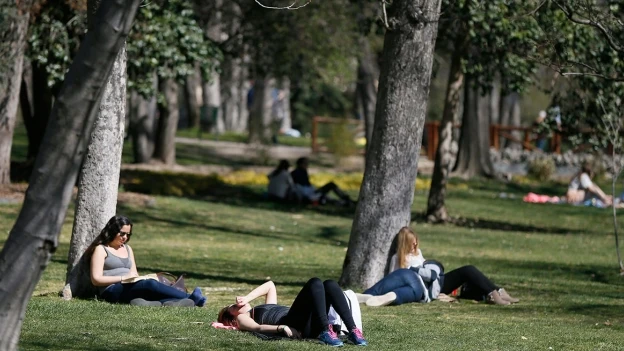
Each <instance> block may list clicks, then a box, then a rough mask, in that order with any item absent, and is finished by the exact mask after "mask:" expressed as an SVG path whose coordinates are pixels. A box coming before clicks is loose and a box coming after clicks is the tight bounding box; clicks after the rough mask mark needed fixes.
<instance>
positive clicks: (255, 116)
mask: <svg viewBox="0 0 624 351" xmlns="http://www.w3.org/2000/svg"><path fill="white" fill-rule="evenodd" d="M274 87H275V79H273V78H257V79H256V80H255V81H254V85H253V103H252V105H251V111H250V112H249V139H248V142H249V143H250V144H268V143H269V142H270V140H271V136H272V130H271V123H272V120H273V118H272V104H273V99H272V97H271V90H273V88H274Z"/></svg>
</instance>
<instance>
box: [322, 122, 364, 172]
mask: <svg viewBox="0 0 624 351" xmlns="http://www.w3.org/2000/svg"><path fill="white" fill-rule="evenodd" d="M327 147H328V148H329V150H330V151H331V153H333V154H334V157H336V163H339V162H340V160H341V159H342V158H345V157H349V156H353V155H355V154H356V153H357V144H356V143H355V133H354V132H353V131H352V130H350V129H349V125H348V124H347V122H346V121H345V122H342V123H338V124H336V125H334V126H333V127H332V130H331V135H330V136H329V140H327Z"/></svg>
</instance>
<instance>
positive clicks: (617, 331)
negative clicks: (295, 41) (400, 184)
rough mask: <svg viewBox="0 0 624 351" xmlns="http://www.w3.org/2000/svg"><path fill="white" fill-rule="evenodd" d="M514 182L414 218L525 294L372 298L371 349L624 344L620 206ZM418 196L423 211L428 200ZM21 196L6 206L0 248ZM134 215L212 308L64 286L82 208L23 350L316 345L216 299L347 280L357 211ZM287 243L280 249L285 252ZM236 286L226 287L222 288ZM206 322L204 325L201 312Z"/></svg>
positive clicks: (456, 261)
mask: <svg viewBox="0 0 624 351" xmlns="http://www.w3.org/2000/svg"><path fill="white" fill-rule="evenodd" d="M501 190H504V191H508V192H510V193H514V192H517V194H520V193H521V192H523V191H524V190H525V189H522V188H520V189H518V188H515V189H514V188H511V187H504V186H503V185H498V184H491V183H479V182H474V183H471V187H470V189H467V190H454V191H452V192H451V194H450V199H449V208H450V210H451V211H452V213H453V214H455V215H460V216H462V217H465V218H466V219H467V221H466V225H465V226H451V225H449V226H431V225H426V224H415V228H416V230H417V231H418V232H419V234H420V236H421V243H422V244H421V245H422V249H423V252H424V254H425V257H429V258H436V259H439V260H441V261H442V262H444V263H445V265H446V268H447V270H449V269H453V268H456V267H459V266H460V265H463V264H474V265H476V266H477V267H479V268H480V269H482V270H483V271H484V272H486V273H487V274H488V275H489V276H490V277H491V278H492V279H493V280H495V282H497V283H499V284H500V285H503V286H505V287H506V288H507V290H509V291H510V292H511V293H512V294H514V295H517V296H518V297H520V298H521V299H522V301H521V303H520V304H517V305H514V306H510V307H497V306H487V305H484V304H475V303H471V302H468V301H463V302H461V303H459V304H447V303H441V302H433V303H431V304H427V305H422V304H408V305H402V306H397V307H385V308H376V309H375V308H369V307H366V306H362V312H363V320H364V333H365V336H366V337H367V338H368V339H369V341H370V346H369V349H371V350H420V349H423V350H424V349H427V350H451V349H458V350H550V348H551V347H552V349H553V350H619V349H621V345H623V344H624V333H622V331H623V330H624V317H623V315H624V314H623V312H624V300H623V299H622V297H623V293H622V289H623V287H624V282H623V281H622V278H621V277H618V276H617V270H616V267H617V266H616V260H615V250H614V248H613V246H614V245H613V242H614V240H613V236H612V235H611V234H610V230H611V229H610V220H609V213H608V211H605V210H598V209H591V208H580V207H571V206H555V205H529V204H523V203H522V202H520V201H519V200H517V199H516V200H512V199H499V198H498V197H497V194H498V192H499V191H501ZM425 200H426V199H425V197H424V194H417V196H416V199H415V206H414V217H415V218H418V217H419V216H418V213H420V212H421V211H422V210H423V209H424V203H425ZM18 210H19V209H18V206H15V205H2V206H0V245H2V244H3V242H4V240H5V239H6V235H7V233H8V231H9V230H10V228H11V225H12V224H13V222H14V221H15V218H16V216H17V213H18ZM119 212H120V213H125V214H127V215H128V216H130V217H131V218H132V219H133V220H134V221H135V223H136V226H135V229H134V232H135V234H136V235H135V236H133V238H132V242H131V245H132V246H133V247H134V249H135V252H136V258H137V262H138V265H139V271H140V272H142V273H148V272H157V271H163V270H164V271H169V272H172V273H182V272H185V273H188V282H187V285H189V286H195V285H198V286H202V287H205V288H207V289H208V291H209V303H208V304H207V307H206V308H203V309H164V308H163V309H147V308H134V307H130V306H117V305H109V304H107V303H102V302H97V301H71V302H65V301H62V300H60V299H59V298H58V297H56V294H55V293H56V292H57V291H58V290H60V289H61V287H62V283H63V278H64V271H65V265H66V255H67V250H68V242H69V238H70V234H71V223H72V218H71V216H68V218H67V219H66V222H65V226H64V228H63V232H62V234H61V238H60V243H61V245H60V247H59V250H58V251H57V253H56V254H55V255H54V258H53V259H52V262H51V263H50V265H49V266H48V268H47V270H46V271H45V273H44V276H43V278H42V280H41V282H40V284H39V285H38V286H37V289H36V291H35V294H34V297H33V298H32V300H31V303H30V304H29V307H28V310H27V314H26V319H25V323H24V326H23V333H22V337H21V342H20V349H22V350H85V349H89V350H122V349H123V350H171V349H174V348H176V349H179V350H225V349H241V350H278V349H279V350H282V349H292V350H309V349H319V348H320V346H317V345H315V344H312V343H307V342H290V341H280V342H265V341H260V340H259V339H257V338H255V337H253V336H251V335H247V334H243V333H238V332H231V331H222V330H215V329H213V328H211V327H210V322H211V321H213V320H214V319H215V315H216V312H217V311H218V309H219V308H220V307H221V306H223V305H225V304H228V303H231V301H233V296H235V295H237V294H239V295H240V294H244V293H246V292H247V291H248V290H250V289H251V288H253V286H254V285H256V284H258V283H261V282H262V281H264V279H265V278H267V277H269V276H270V277H271V278H272V279H273V280H274V281H275V282H276V283H277V285H278V292H279V294H280V296H281V297H282V302H285V303H289V302H290V301H291V300H292V299H293V298H294V296H295V294H296V292H297V291H298V288H299V287H300V286H301V285H303V283H304V282H305V281H306V280H307V279H308V278H309V277H312V276H319V277H321V278H333V279H337V278H338V277H339V275H340V270H341V266H342V260H343V258H344V253H345V251H346V243H347V242H348V235H349V230H350V225H351V216H352V214H351V213H349V212H347V211H344V210H338V211H335V210H334V209H328V208H304V209H290V208H288V207H282V206H279V205H273V204H267V203H264V202H259V201H255V200H253V199H251V200H250V199H237V198H228V199H221V200H219V201H218V202H217V201H214V199H213V200H211V201H209V199H181V198H167V197H159V198H157V202H156V206H155V207H151V208H147V207H124V206H122V207H121V208H120V209H119ZM280 248H281V249H280ZM225 288H228V289H229V291H224V290H223V289H225ZM197 322H200V323H197Z"/></svg>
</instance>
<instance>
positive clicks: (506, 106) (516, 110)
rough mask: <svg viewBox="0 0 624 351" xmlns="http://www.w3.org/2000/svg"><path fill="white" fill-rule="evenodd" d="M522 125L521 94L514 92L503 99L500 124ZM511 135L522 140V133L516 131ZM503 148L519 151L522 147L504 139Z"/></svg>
mask: <svg viewBox="0 0 624 351" xmlns="http://www.w3.org/2000/svg"><path fill="white" fill-rule="evenodd" d="M521 123H522V121H521V116H520V94H518V93H516V92H513V93H510V94H508V95H506V96H505V97H503V101H502V102H501V122H500V124H501V125H504V126H520V124H521ZM511 135H513V136H514V137H515V138H518V139H522V135H521V133H520V132H517V131H514V132H512V133H511ZM501 147H502V148H514V149H519V148H521V147H522V145H521V144H519V143H517V142H514V141H512V140H507V139H504V142H503V143H501Z"/></svg>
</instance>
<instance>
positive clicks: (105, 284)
mask: <svg viewBox="0 0 624 351" xmlns="http://www.w3.org/2000/svg"><path fill="white" fill-rule="evenodd" d="M131 236H132V222H131V221H130V220H129V219H128V218H126V217H123V216H114V217H112V218H111V219H110V220H109V221H108V223H106V226H105V227H104V229H102V232H100V235H99V236H98V237H97V238H96V239H95V240H94V241H93V243H92V244H91V246H89V248H88V249H87V253H86V254H87V255H91V283H92V284H93V285H94V286H96V287H97V288H98V293H99V297H100V298H102V299H104V300H105V301H107V302H110V303H129V304H131V305H137V306H177V307H193V306H197V307H202V306H203V305H204V304H205V303H206V297H205V296H203V295H202V292H201V289H200V288H198V287H197V288H195V289H194V290H193V292H192V293H191V294H187V293H186V292H184V291H181V290H178V289H176V288H174V287H171V286H169V285H165V284H163V283H161V282H159V281H158V280H154V279H143V280H139V279H140V278H139V279H137V277H139V274H138V272H137V267H136V263H135V261H134V252H133V250H132V248H131V247H130V245H128V242H129V241H130V237H131ZM137 280H138V281H137Z"/></svg>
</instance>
